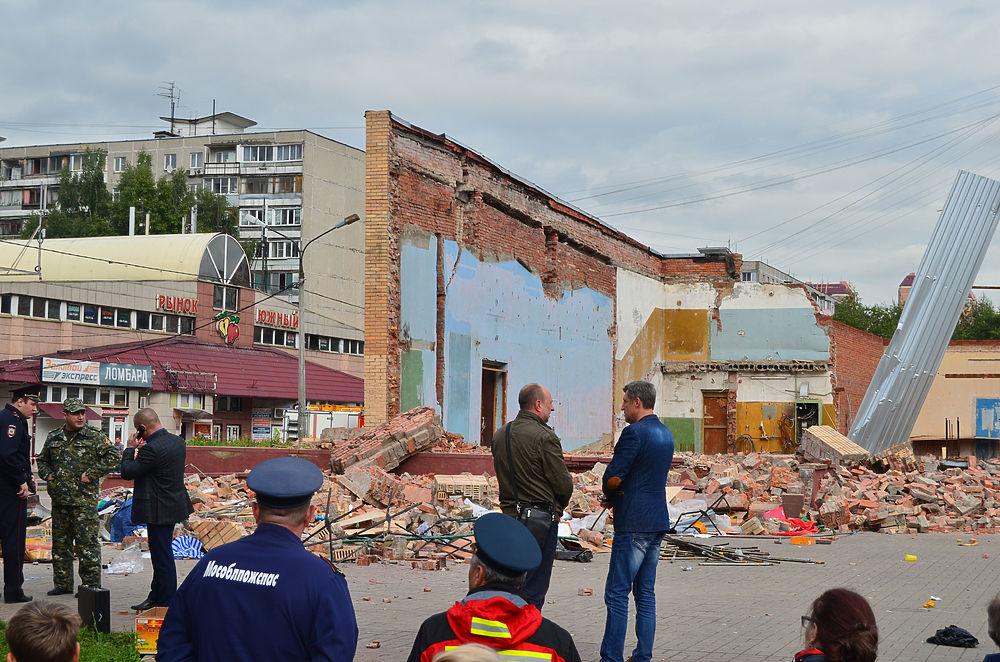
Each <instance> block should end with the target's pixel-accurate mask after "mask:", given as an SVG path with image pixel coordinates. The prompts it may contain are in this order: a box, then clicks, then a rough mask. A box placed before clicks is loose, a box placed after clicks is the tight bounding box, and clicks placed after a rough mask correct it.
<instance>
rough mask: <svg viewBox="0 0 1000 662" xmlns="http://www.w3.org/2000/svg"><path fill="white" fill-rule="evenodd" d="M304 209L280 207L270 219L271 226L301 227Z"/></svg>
mask: <svg viewBox="0 0 1000 662" xmlns="http://www.w3.org/2000/svg"><path fill="white" fill-rule="evenodd" d="M301 223H302V209H301V208H299V207H279V208H278V209H275V210H274V215H273V216H272V217H271V218H270V219H268V224H269V225H301Z"/></svg>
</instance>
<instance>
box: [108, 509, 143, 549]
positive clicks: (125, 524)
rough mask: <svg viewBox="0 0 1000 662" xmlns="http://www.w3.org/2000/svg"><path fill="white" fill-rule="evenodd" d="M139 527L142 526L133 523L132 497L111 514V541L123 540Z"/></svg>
mask: <svg viewBox="0 0 1000 662" xmlns="http://www.w3.org/2000/svg"><path fill="white" fill-rule="evenodd" d="M138 528H141V526H137V525H135V524H133V523H132V499H129V500H128V501H126V502H125V503H123V504H122V507H121V508H119V509H118V512H117V513H115V514H114V515H112V516H111V542H121V541H122V539H124V538H125V536H129V535H132V532H133V531H135V530H136V529H138Z"/></svg>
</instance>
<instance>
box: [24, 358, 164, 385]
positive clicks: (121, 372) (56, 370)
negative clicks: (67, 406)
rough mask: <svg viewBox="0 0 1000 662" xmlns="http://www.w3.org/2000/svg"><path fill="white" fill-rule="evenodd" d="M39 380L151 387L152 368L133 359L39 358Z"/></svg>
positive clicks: (61, 382) (53, 382) (58, 382)
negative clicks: (135, 362)
mask: <svg viewBox="0 0 1000 662" xmlns="http://www.w3.org/2000/svg"><path fill="white" fill-rule="evenodd" d="M42 381H43V382H45V383H52V384H79V385H81V386H126V387H131V388H151V387H152V386H153V368H152V366H148V365H140V364H134V363H105V362H104V361H101V362H98V361H76V360H74V359H56V358H51V357H48V356H46V357H43V358H42Z"/></svg>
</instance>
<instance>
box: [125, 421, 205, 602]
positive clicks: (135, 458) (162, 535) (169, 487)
mask: <svg viewBox="0 0 1000 662" xmlns="http://www.w3.org/2000/svg"><path fill="white" fill-rule="evenodd" d="M132 422H133V424H134V425H135V432H133V433H132V435H131V436H129V439H128V446H127V448H125V451H124V452H123V453H122V462H121V475H122V478H124V479H125V480H134V481H135V489H134V490H133V494H132V521H133V522H134V523H136V524H145V525H146V534H147V536H148V538H149V557H150V560H151V561H152V563H153V581H152V584H151V585H150V589H149V595H148V596H147V597H146V599H145V600H143V601H142V602H140V603H139V604H136V605H132V609H135V610H137V611H142V610H145V609H151V608H152V607H166V606H168V605H169V604H170V600H171V598H173V597H174V593H176V592H177V567H176V566H175V565H174V553H173V540H174V525H175V524H177V523H178V522H183V521H184V520H186V519H187V518H188V515H190V514H191V513H192V512H194V508H193V507H192V505H191V499H190V498H189V497H188V493H187V489H186V488H185V487H184V466H185V465H186V464H187V447H186V446H185V445H184V440H183V439H181V438H180V437H178V436H177V435H175V434H170V433H169V432H167V430H166V428H164V427H163V425H162V424H161V423H160V417H159V416H158V415H157V414H156V412H155V411H153V410H152V409H148V408H147V409H140V410H139V411H138V412H136V415H135V416H134V417H133V419H132Z"/></svg>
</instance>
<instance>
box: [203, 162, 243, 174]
mask: <svg viewBox="0 0 1000 662" xmlns="http://www.w3.org/2000/svg"><path fill="white" fill-rule="evenodd" d="M202 171H203V173H204V175H205V176H206V177H213V176H218V175H239V174H240V164H239V163H234V162H232V161H230V162H228V163H206V164H204V165H203V166H202Z"/></svg>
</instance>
